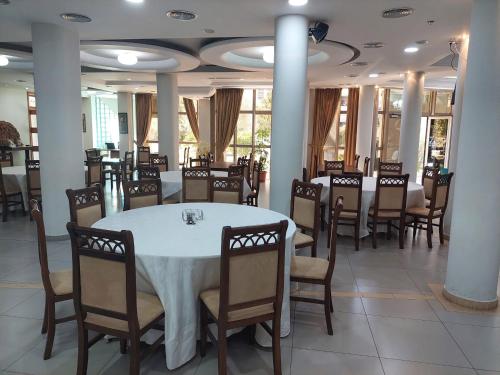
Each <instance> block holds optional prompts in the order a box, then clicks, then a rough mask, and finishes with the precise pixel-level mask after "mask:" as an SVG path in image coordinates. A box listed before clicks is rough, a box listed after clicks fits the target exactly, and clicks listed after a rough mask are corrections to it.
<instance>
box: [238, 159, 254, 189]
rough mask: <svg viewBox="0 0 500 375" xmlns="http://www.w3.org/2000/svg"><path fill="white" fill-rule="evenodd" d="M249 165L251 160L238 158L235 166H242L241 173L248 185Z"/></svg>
mask: <svg viewBox="0 0 500 375" xmlns="http://www.w3.org/2000/svg"><path fill="white" fill-rule="evenodd" d="M250 163H251V160H250V159H247V158H246V157H239V158H238V163H237V164H238V165H242V166H243V167H244V168H243V171H244V172H243V173H244V176H245V179H246V180H247V182H248V184H250Z"/></svg>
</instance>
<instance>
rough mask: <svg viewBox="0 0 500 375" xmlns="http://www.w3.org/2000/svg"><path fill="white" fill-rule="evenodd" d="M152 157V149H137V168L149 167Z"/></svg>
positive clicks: (144, 147) (143, 147)
mask: <svg viewBox="0 0 500 375" xmlns="http://www.w3.org/2000/svg"><path fill="white" fill-rule="evenodd" d="M150 156H151V149H150V148H149V147H147V146H139V147H137V163H136V164H137V166H139V165H149V158H150Z"/></svg>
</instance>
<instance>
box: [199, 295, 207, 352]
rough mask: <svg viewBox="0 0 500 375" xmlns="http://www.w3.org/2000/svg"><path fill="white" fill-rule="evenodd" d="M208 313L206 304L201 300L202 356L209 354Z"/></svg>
mask: <svg viewBox="0 0 500 375" xmlns="http://www.w3.org/2000/svg"><path fill="white" fill-rule="evenodd" d="M207 334H208V312H207V308H206V306H205V304H204V303H203V302H202V301H201V300H200V356H202V357H205V355H206V354H207Z"/></svg>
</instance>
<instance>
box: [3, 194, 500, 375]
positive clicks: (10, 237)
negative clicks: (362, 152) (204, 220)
mask: <svg viewBox="0 0 500 375" xmlns="http://www.w3.org/2000/svg"><path fill="white" fill-rule="evenodd" d="M264 191H265V190H264ZM115 194H116V193H115ZM62 209H65V208H62ZM107 209H108V214H112V212H114V211H116V210H117V209H119V204H117V199H116V195H112V194H110V193H109V192H108V193H107ZM409 234H410V235H409V236H408V237H407V239H406V243H405V250H399V249H398V244H397V238H396V237H393V239H392V240H389V241H388V240H386V239H385V238H384V237H383V236H380V240H379V244H380V246H379V249H377V250H373V249H372V248H371V242H370V241H369V240H363V241H362V242H361V250H360V251H359V252H355V251H354V244H353V241H352V239H350V238H340V239H339V247H338V256H337V264H336V269H335V272H334V277H333V279H334V280H333V288H334V292H335V294H336V297H335V298H334V307H335V314H334V317H333V327H334V335H333V336H328V335H327V334H326V327H325V322H324V316H323V310H322V307H321V306H310V305H306V304H303V303H299V304H294V305H293V311H292V318H293V321H292V333H291V334H290V336H289V337H288V338H286V339H283V340H282V363H283V373H284V374H292V375H299V374H318V375H320V374H335V375H382V374H385V375H401V374H407V375H417V374H418V375H420V374H426V375H473V374H480V375H486V374H488V375H491V374H500V317H499V316H488V315H472V314H463V313H455V312H448V311H446V310H445V309H444V308H443V307H442V306H441V305H440V303H439V302H438V301H437V300H435V299H433V298H432V297H431V291H430V289H429V288H428V286H427V284H428V283H442V282H443V280H444V275H445V272H446V259H447V254H448V249H447V246H440V245H439V243H438V241H437V239H435V241H434V248H433V249H432V250H429V249H427V246H426V240H425V234H424V233H422V234H420V235H419V236H418V237H417V240H416V242H415V243H412V241H411V231H410V232H409ZM34 235H35V232H34V226H33V224H32V223H30V221H29V218H28V217H21V216H20V215H18V216H16V217H13V218H10V220H9V222H8V223H0V374H11V375H12V374H33V375H35V374H37V375H38V374H50V375H57V374H61V375H69V374H74V373H75V366H76V345H77V344H76V330H75V324H74V323H66V324H64V325H60V326H58V327H57V330H56V339H55V343H54V350H53V357H52V359H50V360H48V361H44V360H43V359H42V352H43V347H44V344H45V340H44V339H45V337H44V336H43V335H41V334H40V328H41V318H42V309H43V291H42V290H41V289H39V287H38V285H37V284H38V283H39V282H40V271H39V266H38V263H37V262H38V259H37V255H36V254H37V253H36V242H35V238H34ZM325 242H326V238H325V236H324V235H322V237H321V243H320V251H319V253H320V255H321V256H323V257H325V256H326V252H327V250H326V248H325ZM49 257H50V264H51V267H52V269H54V270H57V269H61V268H67V267H70V250H69V244H68V241H60V242H49ZM7 283H21V284H22V285H17V287H9V285H6V284H7ZM26 283H32V284H26ZM23 285H25V286H27V287H24V288H21V287H19V286H23ZM309 289H310V290H309V291H308V292H311V293H314V288H309ZM423 295H425V296H428V298H423V297H422V296H423ZM429 296H430V297H429ZM418 297H422V298H418ZM71 310H72V305H71V303H66V304H62V305H60V306H58V313H59V314H65V313H67V312H71ZM89 363H90V366H89V372H88V373H89V374H103V375H114V374H124V373H127V371H128V357H127V355H121V354H120V353H119V349H118V344H117V343H116V342H113V343H109V344H108V343H106V342H100V343H99V344H98V345H96V346H95V347H93V348H92V349H91V351H90V361H89ZM228 367H229V370H230V373H232V374H271V373H272V356H271V353H270V352H268V351H263V350H260V349H257V348H255V347H251V346H249V345H248V344H247V341H246V340H245V339H244V337H242V336H241V335H240V336H233V337H232V338H231V339H230V340H229V358H228ZM142 371H143V373H144V374H165V373H169V371H168V370H167V369H166V367H165V358H164V355H163V354H162V353H161V352H158V353H156V354H155V355H154V356H153V357H151V358H150V359H148V360H147V361H145V362H144V363H143V366H142ZM495 371H497V372H495ZM175 373H177V374H198V375H205V374H206V375H209V374H216V373H217V357H216V352H215V350H214V348H212V347H210V348H209V351H208V354H207V357H205V358H203V359H201V358H200V357H199V356H196V357H195V358H194V359H193V360H192V361H191V362H189V363H188V364H186V365H185V366H183V367H182V368H180V369H178V370H177V371H175Z"/></svg>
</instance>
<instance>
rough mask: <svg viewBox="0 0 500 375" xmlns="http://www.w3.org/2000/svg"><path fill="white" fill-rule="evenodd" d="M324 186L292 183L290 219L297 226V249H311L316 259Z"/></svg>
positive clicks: (295, 181)
mask: <svg viewBox="0 0 500 375" xmlns="http://www.w3.org/2000/svg"><path fill="white" fill-rule="evenodd" d="M322 188H323V184H313V183H310V182H300V181H299V180H297V179H295V180H293V183H292V199H291V203H290V217H291V218H292V220H293V221H294V222H295V224H296V225H297V232H296V233H295V248H296V249H302V248H304V247H311V256H312V257H316V248H317V243H318V233H319V224H320V202H321V189H322Z"/></svg>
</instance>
